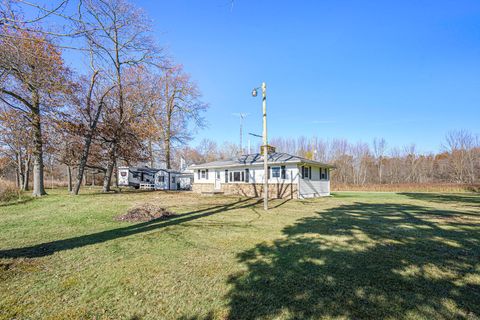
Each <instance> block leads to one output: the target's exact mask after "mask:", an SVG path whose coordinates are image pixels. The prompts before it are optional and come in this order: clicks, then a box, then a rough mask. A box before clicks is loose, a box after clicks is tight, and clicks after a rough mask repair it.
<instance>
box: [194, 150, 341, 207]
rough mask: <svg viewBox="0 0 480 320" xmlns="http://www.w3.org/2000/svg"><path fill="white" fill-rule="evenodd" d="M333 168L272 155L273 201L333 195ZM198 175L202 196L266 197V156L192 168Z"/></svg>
mask: <svg viewBox="0 0 480 320" xmlns="http://www.w3.org/2000/svg"><path fill="white" fill-rule="evenodd" d="M332 168H334V167H333V166H332V165H329V164H326V163H321V162H318V161H313V160H309V159H305V158H302V157H298V156H294V155H290V154H287V153H281V152H273V153H270V154H269V155H268V173H267V175H268V184H269V187H268V189H269V197H271V198H311V197H320V196H328V195H330V170H331V169H332ZM189 169H191V170H193V171H194V178H193V185H192V190H193V191H195V192H198V193H223V194H238V195H242V196H248V197H261V196H262V195H263V182H264V178H265V174H264V170H263V155H262V154H260V153H256V154H248V155H243V156H241V157H238V158H234V159H231V160H219V161H213V162H208V163H204V164H197V165H191V166H190V167H189Z"/></svg>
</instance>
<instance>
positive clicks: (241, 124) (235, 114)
mask: <svg viewBox="0 0 480 320" xmlns="http://www.w3.org/2000/svg"><path fill="white" fill-rule="evenodd" d="M233 115H234V116H237V117H239V118H240V144H239V147H240V153H241V154H243V120H244V119H245V118H246V117H247V116H248V113H234V114H233Z"/></svg>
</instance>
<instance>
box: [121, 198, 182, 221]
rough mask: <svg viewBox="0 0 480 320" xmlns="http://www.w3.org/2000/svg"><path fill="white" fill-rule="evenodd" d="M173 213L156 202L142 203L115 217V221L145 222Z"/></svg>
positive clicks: (170, 215) (169, 215)
mask: <svg viewBox="0 0 480 320" xmlns="http://www.w3.org/2000/svg"><path fill="white" fill-rule="evenodd" d="M174 215H175V214H174V213H173V212H170V211H168V210H166V209H165V208H163V207H160V206H158V205H156V204H151V203H144V204H141V205H137V206H134V207H132V208H130V209H128V211H127V213H125V214H123V215H121V216H118V217H116V218H115V220H117V221H128V222H145V221H152V220H156V219H168V218H170V217H172V216H174Z"/></svg>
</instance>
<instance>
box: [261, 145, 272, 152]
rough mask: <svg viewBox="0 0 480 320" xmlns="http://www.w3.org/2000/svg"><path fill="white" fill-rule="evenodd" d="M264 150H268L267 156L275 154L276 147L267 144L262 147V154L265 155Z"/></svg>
mask: <svg viewBox="0 0 480 320" xmlns="http://www.w3.org/2000/svg"><path fill="white" fill-rule="evenodd" d="M264 148H267V154H272V153H275V147H274V146H271V145H268V144H267V145H263V146H261V147H260V153H261V154H263V150H264Z"/></svg>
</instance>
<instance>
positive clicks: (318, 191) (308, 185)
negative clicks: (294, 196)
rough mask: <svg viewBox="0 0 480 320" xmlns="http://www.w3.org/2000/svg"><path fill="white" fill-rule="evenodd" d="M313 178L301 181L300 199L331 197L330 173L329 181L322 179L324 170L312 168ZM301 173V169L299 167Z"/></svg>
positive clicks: (328, 175)
mask: <svg viewBox="0 0 480 320" xmlns="http://www.w3.org/2000/svg"><path fill="white" fill-rule="evenodd" d="M311 168H312V177H311V178H305V179H303V178H301V179H299V195H300V198H312V197H319V196H328V195H330V172H328V171H327V179H323V180H322V179H321V175H320V169H322V170H325V169H324V168H319V167H313V166H312V167H311ZM299 172H301V167H299Z"/></svg>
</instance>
